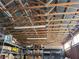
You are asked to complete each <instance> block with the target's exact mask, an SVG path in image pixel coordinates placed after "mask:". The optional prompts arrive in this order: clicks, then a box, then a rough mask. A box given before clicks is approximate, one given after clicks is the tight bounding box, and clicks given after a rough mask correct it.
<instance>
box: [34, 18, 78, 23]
mask: <svg viewBox="0 0 79 59" xmlns="http://www.w3.org/2000/svg"><path fill="white" fill-rule="evenodd" d="M50 21H51V22H56V21H79V18H69V19H54V20H53V19H52V20H50ZM41 22H49V20H47V21H44V20H43V21H41V20H40V21H34V23H41Z"/></svg>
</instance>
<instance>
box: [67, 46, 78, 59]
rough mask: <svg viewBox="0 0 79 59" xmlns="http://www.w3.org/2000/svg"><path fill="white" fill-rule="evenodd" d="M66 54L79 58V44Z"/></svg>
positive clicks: (72, 57) (72, 58)
mask: <svg viewBox="0 0 79 59" xmlns="http://www.w3.org/2000/svg"><path fill="white" fill-rule="evenodd" d="M66 56H67V57H70V58H71V59H79V45H77V46H75V47H72V48H71V49H70V50H68V51H67V52H66Z"/></svg>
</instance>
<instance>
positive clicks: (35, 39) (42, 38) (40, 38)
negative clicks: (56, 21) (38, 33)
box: [27, 38, 47, 40]
mask: <svg viewBox="0 0 79 59" xmlns="http://www.w3.org/2000/svg"><path fill="white" fill-rule="evenodd" d="M27 39H29V40H38V39H47V38H27Z"/></svg>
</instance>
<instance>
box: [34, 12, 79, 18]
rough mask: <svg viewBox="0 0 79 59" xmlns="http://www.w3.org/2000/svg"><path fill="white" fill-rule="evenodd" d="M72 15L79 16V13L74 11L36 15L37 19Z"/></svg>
mask: <svg viewBox="0 0 79 59" xmlns="http://www.w3.org/2000/svg"><path fill="white" fill-rule="evenodd" d="M63 14H64V15H70V14H79V11H74V12H61V13H56V12H55V13H49V14H38V15H35V17H39V16H40V17H41V16H52V15H63Z"/></svg>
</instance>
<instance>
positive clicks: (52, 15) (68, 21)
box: [0, 0, 79, 46]
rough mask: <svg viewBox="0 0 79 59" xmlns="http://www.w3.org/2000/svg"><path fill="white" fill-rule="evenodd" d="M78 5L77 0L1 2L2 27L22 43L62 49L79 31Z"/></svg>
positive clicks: (5, 0)
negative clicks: (73, 34) (64, 42)
mask: <svg viewBox="0 0 79 59" xmlns="http://www.w3.org/2000/svg"><path fill="white" fill-rule="evenodd" d="M78 5H79V1H76V0H75V1H73V0H1V1H0V25H1V27H2V28H5V34H6V33H8V34H12V35H13V37H15V38H16V39H17V40H18V41H19V42H20V43H22V44H43V45H47V44H49V43H52V45H53V46H59V45H61V44H62V42H63V41H65V40H66V39H65V38H66V37H67V36H68V35H69V34H70V33H71V32H72V33H74V32H75V31H76V30H77V29H78V28H76V25H78V21H79V19H78V14H79V11H78V7H77V6H78ZM34 38H35V39H34Z"/></svg>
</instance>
